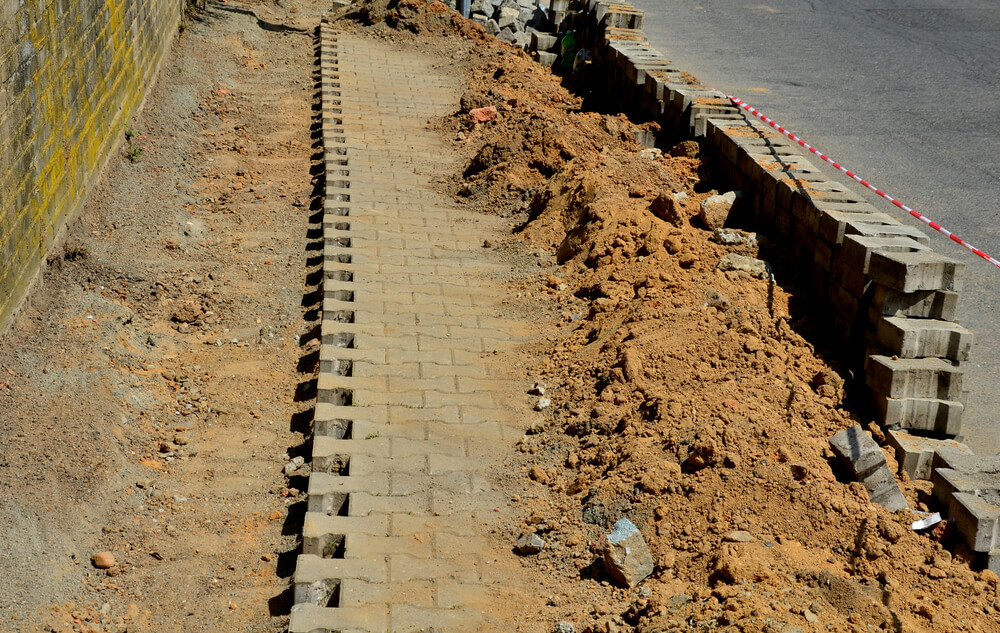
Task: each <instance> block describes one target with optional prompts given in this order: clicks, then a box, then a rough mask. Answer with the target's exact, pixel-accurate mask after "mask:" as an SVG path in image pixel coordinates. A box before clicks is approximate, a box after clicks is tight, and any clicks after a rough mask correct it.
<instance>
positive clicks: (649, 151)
mask: <svg viewBox="0 0 1000 633" xmlns="http://www.w3.org/2000/svg"><path fill="white" fill-rule="evenodd" d="M660 156H663V150H661V149H660V148H658V147H647V148H646V149H644V150H641V151H640V152H639V158H643V159H645V160H656V159H657V158H659V157H660Z"/></svg>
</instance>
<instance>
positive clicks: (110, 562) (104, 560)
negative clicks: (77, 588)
mask: <svg viewBox="0 0 1000 633" xmlns="http://www.w3.org/2000/svg"><path fill="white" fill-rule="evenodd" d="M90 561H91V562H92V563H94V567H96V568H98V569H111V568H112V567H114V566H115V565H116V564H117V561H116V560H115V555H114V554H112V553H111V552H99V553H97V554H94V555H93V556H92V557H91V559H90Z"/></svg>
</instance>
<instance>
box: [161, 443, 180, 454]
mask: <svg viewBox="0 0 1000 633" xmlns="http://www.w3.org/2000/svg"><path fill="white" fill-rule="evenodd" d="M178 449H180V446H178V445H177V444H174V443H173V442H160V452H161V453H175V452H177V450H178Z"/></svg>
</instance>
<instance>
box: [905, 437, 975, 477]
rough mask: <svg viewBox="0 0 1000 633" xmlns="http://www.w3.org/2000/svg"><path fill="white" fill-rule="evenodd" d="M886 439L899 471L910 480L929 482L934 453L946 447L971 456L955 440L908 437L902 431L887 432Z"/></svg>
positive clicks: (970, 452)
mask: <svg viewBox="0 0 1000 633" xmlns="http://www.w3.org/2000/svg"><path fill="white" fill-rule="evenodd" d="M887 439H888V442H889V446H891V447H892V448H893V449H894V450H895V451H896V461H897V462H899V469H900V470H901V471H903V472H905V473H906V474H907V475H909V476H910V479H926V480H930V478H931V469H932V467H933V463H934V453H935V451H937V450H938V449H940V448H942V447H945V446H947V447H949V448H953V449H955V450H956V451H961V452H963V453H965V454H967V455H972V454H973V453H972V449H970V448H969V447H968V446H966V445H965V444H962V443H961V442H956V441H955V440H939V439H935V438H932V437H922V436H919V435H910V434H909V433H905V432H903V431H889V433H888V436H887Z"/></svg>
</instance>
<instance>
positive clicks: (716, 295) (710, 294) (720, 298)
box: [705, 288, 729, 310]
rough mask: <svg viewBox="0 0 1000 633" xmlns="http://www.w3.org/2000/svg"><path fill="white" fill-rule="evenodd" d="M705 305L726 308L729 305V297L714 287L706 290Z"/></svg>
mask: <svg viewBox="0 0 1000 633" xmlns="http://www.w3.org/2000/svg"><path fill="white" fill-rule="evenodd" d="M705 305H706V306H708V307H710V308H721V309H723V310H725V309H726V308H728V307H729V297H727V296H726V295H724V294H722V293H721V292H719V291H718V290H715V289H714V288H709V289H708V290H706V291H705Z"/></svg>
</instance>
